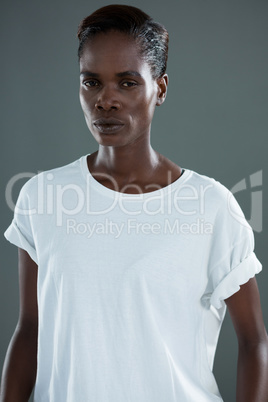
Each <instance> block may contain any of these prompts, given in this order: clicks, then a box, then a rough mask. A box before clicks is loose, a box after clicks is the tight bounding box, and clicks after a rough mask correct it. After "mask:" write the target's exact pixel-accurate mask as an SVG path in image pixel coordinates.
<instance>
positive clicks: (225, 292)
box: [210, 251, 262, 309]
mask: <svg viewBox="0 0 268 402" xmlns="http://www.w3.org/2000/svg"><path fill="white" fill-rule="evenodd" d="M261 270H262V264H261V262H260V261H259V260H258V258H257V257H256V255H255V253H254V251H252V252H251V254H250V255H249V256H248V257H247V258H245V259H244V260H243V261H242V262H240V264H238V265H237V266H236V267H235V268H233V269H232V270H231V272H229V273H228V275H226V276H225V278H224V279H223V280H222V281H221V282H220V283H219V284H218V286H217V287H216V288H215V289H214V291H213V293H212V294H211V297H210V304H212V305H213V306H214V307H215V308H216V309H219V308H221V307H223V306H224V299H227V298H228V297H230V296H232V295H233V294H234V293H236V292H238V290H239V289H240V285H243V284H244V283H246V282H248V281H249V279H251V278H253V277H254V276H255V274H258V273H259V272H260V271H261Z"/></svg>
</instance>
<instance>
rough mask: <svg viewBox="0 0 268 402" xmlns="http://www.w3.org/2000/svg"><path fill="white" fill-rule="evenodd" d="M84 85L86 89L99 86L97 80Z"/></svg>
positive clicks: (86, 82)
mask: <svg viewBox="0 0 268 402" xmlns="http://www.w3.org/2000/svg"><path fill="white" fill-rule="evenodd" d="M83 84H84V85H85V86H86V87H95V86H96V85H97V84H98V82H97V81H95V80H88V81H85V82H83Z"/></svg>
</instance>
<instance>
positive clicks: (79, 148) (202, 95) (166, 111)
mask: <svg viewBox="0 0 268 402" xmlns="http://www.w3.org/2000/svg"><path fill="white" fill-rule="evenodd" d="M115 3H118V4H131V5H134V6H137V7H140V8H141V9H143V10H144V11H145V12H147V13H149V14H150V15H151V16H152V17H153V18H155V19H156V20H158V21H160V22H162V23H163V24H164V25H165V26H166V27H167V29H168V31H169V33H170V51H169V61H168V69H167V72H168V74H169V79H170V86H169V89H168V97H167V100H166V102H165V103H164V105H163V106H161V107H160V108H157V109H156V114H155V119H154V122H153V127H152V135H151V143H152V146H153V147H154V148H155V149H156V150H158V151H159V152H161V153H162V154H164V155H165V156H167V157H168V158H170V159H171V160H173V161H174V162H175V163H177V164H179V165H180V166H182V167H186V168H189V169H192V170H195V171H197V172H199V173H201V174H205V175H207V176H210V177H214V178H215V179H216V180H218V181H220V182H221V183H222V184H224V185H225V186H226V187H227V188H229V189H231V188H232V187H233V186H234V185H235V184H236V183H238V182H239V181H240V180H242V179H245V180H246V183H247V185H248V186H249V176H250V175H251V174H253V173H255V172H257V171H259V170H262V171H263V185H262V186H261V187H259V188H258V189H259V190H262V191H263V197H264V199H265V189H266V188H267V182H266V177H265V176H266V174H265V172H266V171H267V168H268V166H267V164H268V162H267V157H266V154H267V127H268V121H267V116H268V114H267V103H268V102H267V87H268V81H267V71H268V55H267V17H268V3H267V1H265V0H263V1H262V0H251V1H249V0H239V1H237V0H224V1H223V0H222V1H219V0H184V1H182V0H176V1H171V0H166V1H164V2H163V1H155V0H154V1H153V0H150V1H147V2H146V3H145V2H144V1H141V0H136V1H133V2H131V3H130V2H129V1H124V2H121V1H118V0H117V1H115ZM107 4H112V2H108V1H107V2H106V1H96V0H94V1H93V0H92V1H90V2H89V1H83V0H76V1H74V0H65V1H63V0H60V1H57V2H54V1H52V0H47V1H46V2H41V1H36V0H30V1H27V0H26V1H24V2H23V3H21V2H19V1H18V0H17V1H2V2H1V13H0V14H1V24H0V27H1V49H2V51H1V55H2V57H1V63H0V68H1V78H2V82H1V143H2V147H1V159H0V163H1V232H2V233H3V232H4V231H5V229H6V228H7V226H8V225H9V224H10V222H11V219H12V215H13V212H12V211H11V210H10V209H9V208H8V206H7V203H6V200H5V187H6V184H7V182H8V180H9V179H10V178H11V177H12V176H13V175H15V174H17V173H21V172H32V173H37V172H38V171H42V170H47V169H51V168H54V167H58V166H61V165H64V164H67V163H69V162H72V161H74V160H75V159H77V158H79V157H80V156H81V155H84V154H86V153H91V152H94V151H95V150H97V143H96V142H95V140H94V139H93V137H92V135H91V133H90V132H89V131H88V129H87V126H86V123H85V121H84V117H83V114H82V110H81V108H80V104H79V98H78V87H79V77H78V75H79V74H78V73H79V69H78V62H77V57H76V51H77V45H78V42H77V39H76V30H77V26H78V23H79V22H80V20H81V19H82V18H83V17H85V16H87V15H89V14H90V13H91V12H93V11H94V10H95V9H97V8H99V7H101V6H103V5H107ZM25 181H26V179H24V180H20V181H19V182H18V183H17V184H16V186H15V188H14V193H13V199H14V200H16V197H17V195H18V191H19V189H20V188H21V186H22V184H23V183H24V182H25ZM252 190H253V189H252ZM236 198H237V200H238V202H239V203H240V205H241V207H242V209H243V211H244V213H245V215H246V218H247V219H250V213H251V189H250V188H249V187H248V189H247V190H246V191H241V192H240V193H239V194H236ZM263 205H264V201H263ZM259 213H260V214H262V215H263V216H262V219H263V230H262V231H261V232H260V233H257V232H254V234H255V252H256V255H257V257H258V258H259V260H260V261H261V262H262V264H263V271H262V272H261V273H260V274H259V275H257V281H258V284H259V289H260V295H261V302H262V306H263V314H264V320H265V324H266V328H267V325H268V304H267V301H268V295H267V279H268V273H267V269H266V265H267V259H268V255H267V244H266V242H265V238H266V230H267V217H266V216H264V214H263V211H262V210H260V211H259ZM1 256H2V258H1V261H2V264H1V269H0V317H1V332H0V362H1V366H2V364H3V362H4V357H5V353H6V349H7V346H8V343H9V340H10V338H11V336H12V334H13V331H14V328H15V325H16V322H17V318H18V311H19V293H18V290H19V289H18V271H17V260H18V258H17V250H16V248H15V246H14V245H11V244H10V243H9V242H7V241H6V240H5V238H4V236H2V238H1ZM236 361H237V340H236V334H235V331H234V329H233V326H232V323H231V320H230V317H229V314H228V312H227V314H226V318H225V321H224V324H223V327H222V330H221V334H220V339H219V344H218V348H217V352H216V358H215V364H214V373H215V376H216V380H217V382H218V385H219V388H220V391H221V394H222V397H223V399H224V400H225V401H228V402H229V401H235V386H236Z"/></svg>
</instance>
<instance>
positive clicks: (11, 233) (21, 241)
mask: <svg viewBox="0 0 268 402" xmlns="http://www.w3.org/2000/svg"><path fill="white" fill-rule="evenodd" d="M4 236H5V238H6V239H7V240H8V241H9V242H10V243H12V244H15V246H18V247H20V248H23V249H24V250H26V251H27V253H28V254H29V255H30V257H31V258H32V260H33V261H34V262H35V263H36V264H38V261H37V254H36V250H35V248H34V247H33V246H31V245H30V243H29V242H28V240H27V239H26V238H25V236H24V235H23V234H22V232H21V231H20V229H19V227H18V225H17V224H16V222H15V220H14V219H13V220H12V222H11V224H10V225H9V227H8V228H7V230H6V231H5V232H4Z"/></svg>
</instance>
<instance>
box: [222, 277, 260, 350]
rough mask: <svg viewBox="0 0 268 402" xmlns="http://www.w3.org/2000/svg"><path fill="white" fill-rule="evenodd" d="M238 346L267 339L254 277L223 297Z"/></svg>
mask: <svg viewBox="0 0 268 402" xmlns="http://www.w3.org/2000/svg"><path fill="white" fill-rule="evenodd" d="M225 303H226V305H227V308H228V311H229V313H230V316H231V319H232V322H233V325H234V328H235V331H236V334H237V338H238V343H239V346H247V345H253V344H257V343H259V342H260V341H263V340H267V333H266V330H265V326H264V322H263V315H262V309H261V302H260V295H259V290H258V285H257V281H256V278H255V277H253V278H251V279H250V280H249V281H248V282H247V283H245V284H244V285H241V287H240V290H239V291H238V292H236V293H234V294H233V295H232V296H231V297H229V298H227V299H225Z"/></svg>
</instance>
